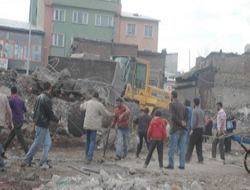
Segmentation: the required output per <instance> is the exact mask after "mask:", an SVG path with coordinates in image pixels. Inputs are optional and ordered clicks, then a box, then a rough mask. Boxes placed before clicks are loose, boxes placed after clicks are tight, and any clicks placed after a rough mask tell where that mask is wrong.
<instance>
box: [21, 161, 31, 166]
mask: <svg viewBox="0 0 250 190" xmlns="http://www.w3.org/2000/svg"><path fill="white" fill-rule="evenodd" d="M21 167H31V162H28V161H26V160H23V161H22V163H21Z"/></svg>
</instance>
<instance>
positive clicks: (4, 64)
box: [0, 58, 8, 70]
mask: <svg viewBox="0 0 250 190" xmlns="http://www.w3.org/2000/svg"><path fill="white" fill-rule="evenodd" d="M0 68H1V69H6V70H7V69H8V59H5V58H0Z"/></svg>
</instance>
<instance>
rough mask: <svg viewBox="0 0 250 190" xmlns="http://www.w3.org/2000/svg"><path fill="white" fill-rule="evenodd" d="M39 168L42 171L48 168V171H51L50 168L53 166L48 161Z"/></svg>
mask: <svg viewBox="0 0 250 190" xmlns="http://www.w3.org/2000/svg"><path fill="white" fill-rule="evenodd" d="M39 167H40V168H41V169H42V167H44V168H47V167H48V168H47V169H50V168H52V165H51V164H50V163H49V162H48V161H47V162H45V163H43V164H41V163H40V164H39Z"/></svg>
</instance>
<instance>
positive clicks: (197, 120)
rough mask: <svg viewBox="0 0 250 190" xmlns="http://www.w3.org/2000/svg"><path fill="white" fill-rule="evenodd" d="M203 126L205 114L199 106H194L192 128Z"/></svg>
mask: <svg viewBox="0 0 250 190" xmlns="http://www.w3.org/2000/svg"><path fill="white" fill-rule="evenodd" d="M204 127H205V114H204V111H203V110H202V109H201V108H199V107H195V108H194V110H193V114H192V129H197V128H202V129H204Z"/></svg>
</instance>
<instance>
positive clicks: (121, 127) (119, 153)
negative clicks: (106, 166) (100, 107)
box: [112, 98, 130, 160]
mask: <svg viewBox="0 0 250 190" xmlns="http://www.w3.org/2000/svg"><path fill="white" fill-rule="evenodd" d="M116 105H117V107H116V109H115V118H114V120H113V123H112V127H115V126H117V142H116V158H115V159H116V160H121V159H122V158H125V157H126V156H127V154H128V138H129V126H128V125H129V113H130V110H129V108H128V106H127V105H125V104H124V103H123V100H122V99H121V98H118V99H117V100H116Z"/></svg>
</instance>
